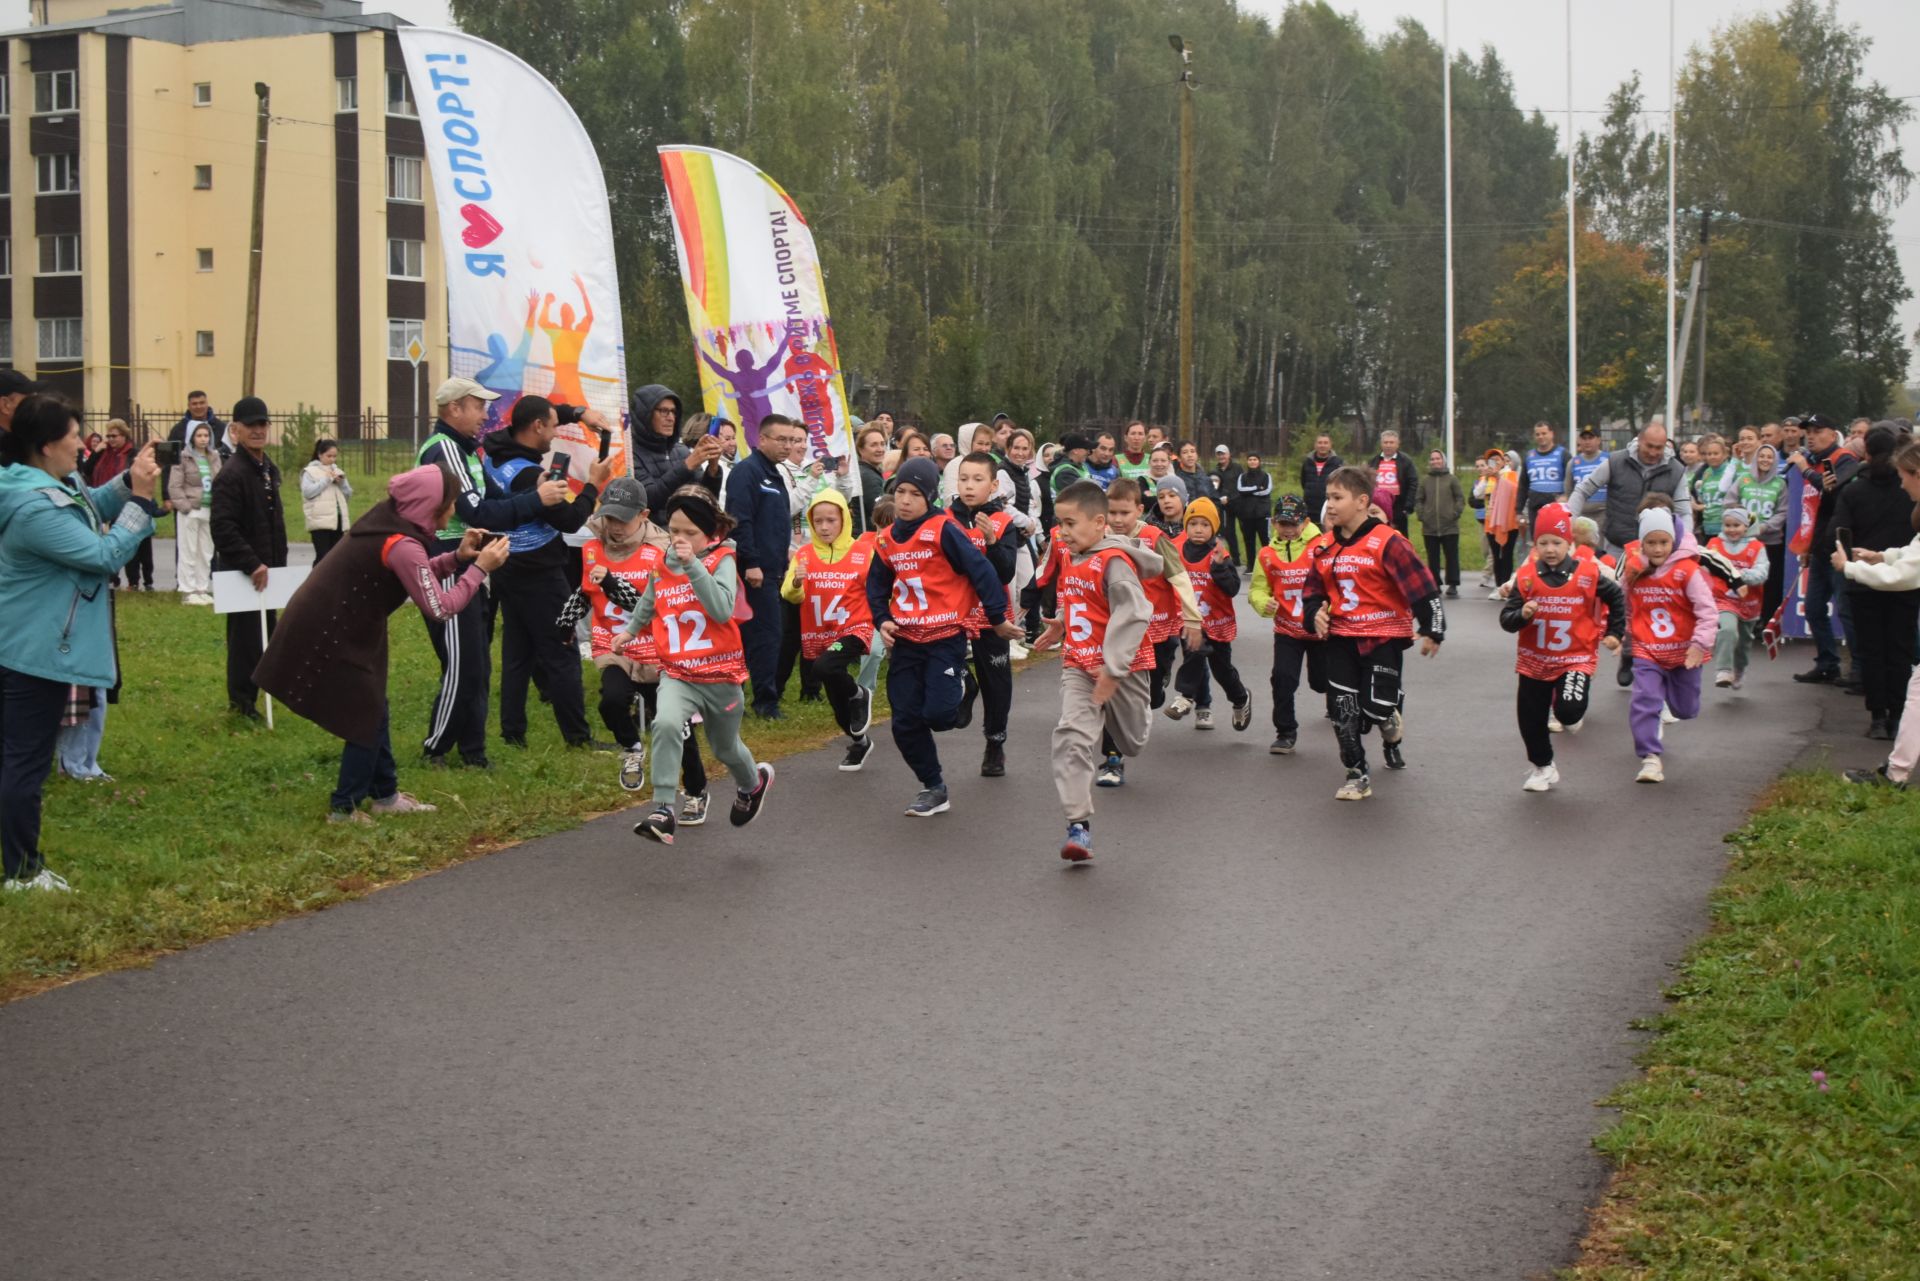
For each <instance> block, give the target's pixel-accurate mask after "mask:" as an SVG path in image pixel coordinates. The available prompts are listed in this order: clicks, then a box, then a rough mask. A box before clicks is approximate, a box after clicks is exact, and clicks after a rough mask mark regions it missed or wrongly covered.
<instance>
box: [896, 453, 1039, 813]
mask: <svg viewBox="0 0 1920 1281" xmlns="http://www.w3.org/2000/svg"><path fill="white" fill-rule="evenodd" d="M893 505H894V521H893V524H892V525H890V526H888V527H887V528H886V529H885V530H883V531H881V532H880V534H879V536H878V537H877V538H876V539H875V540H874V562H873V566H872V568H871V570H870V572H869V573H868V575H867V605H868V607H869V609H871V611H872V613H873V622H874V629H875V630H876V631H877V632H878V633H879V634H880V637H881V639H882V640H884V641H885V642H886V645H887V649H888V650H889V652H890V654H891V657H892V661H891V662H890V663H889V664H888V666H887V701H888V702H889V703H891V704H892V705H893V742H894V746H896V747H898V748H899V749H900V756H901V758H902V759H903V760H905V761H906V763H907V767H908V768H909V769H911V770H912V771H913V774H914V777H915V778H917V779H919V780H920V793H919V795H917V796H916V797H914V799H913V803H912V804H911V805H909V806H908V807H907V811H906V812H907V814H908V815H909V816H910V817H912V818H931V817H933V816H934V815H935V814H944V813H946V812H947V810H948V809H949V808H951V806H950V805H949V802H948V798H947V784H946V780H945V778H944V776H943V775H942V774H941V770H940V752H939V749H938V748H937V747H935V746H934V742H933V736H934V734H935V733H936V732H939V731H942V730H949V729H955V728H957V727H959V726H962V725H964V724H965V723H966V719H965V718H963V716H962V707H963V703H964V702H965V697H966V694H967V685H968V683H969V681H968V678H967V677H966V676H965V675H964V673H965V672H966V667H967V632H966V618H967V615H968V614H969V613H971V612H972V610H973V607H974V605H975V604H979V605H980V606H982V607H983V608H984V609H985V611H986V616H987V621H988V623H989V625H990V626H991V628H992V630H993V631H994V632H995V633H996V634H998V635H1000V636H1003V637H1005V638H1006V639H1008V640H1012V639H1013V638H1014V637H1016V636H1019V635H1021V627H1020V624H1019V623H1017V622H1015V621H1013V620H1012V619H1011V618H1010V617H1009V616H1008V614H1007V593H1006V591H1005V590H1004V589H1003V588H1002V587H1001V586H1000V576H999V575H998V574H996V573H995V572H994V568H993V566H992V565H990V564H989V563H988V562H987V558H986V557H985V556H983V555H981V554H980V549H979V548H977V547H975V546H974V545H973V540H972V539H970V538H968V537H967V534H966V531H965V530H963V529H961V528H960V526H959V525H958V524H956V523H955V522H954V520H953V518H952V517H951V516H949V515H948V514H947V513H946V512H945V511H943V510H941V508H940V468H939V466H938V465H936V464H935V463H934V461H933V460H932V459H931V458H910V459H908V460H907V461H906V462H904V463H902V464H900V470H899V471H897V472H895V473H894V477H893ZM967 710H968V711H969V712H970V711H971V709H970V708H969V709H967Z"/></svg>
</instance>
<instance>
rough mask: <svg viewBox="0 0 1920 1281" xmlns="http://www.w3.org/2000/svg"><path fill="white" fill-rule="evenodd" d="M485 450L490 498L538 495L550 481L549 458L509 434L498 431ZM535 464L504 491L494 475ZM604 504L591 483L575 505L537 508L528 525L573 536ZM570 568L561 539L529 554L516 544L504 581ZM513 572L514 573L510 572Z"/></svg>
mask: <svg viewBox="0 0 1920 1281" xmlns="http://www.w3.org/2000/svg"><path fill="white" fill-rule="evenodd" d="M481 448H482V449H484V450H486V454H487V476H486V481H487V492H488V495H489V496H490V497H496V498H501V497H513V498H518V497H520V496H521V495H523V494H530V493H534V492H535V491H537V490H538V489H539V488H540V482H541V481H542V480H544V479H546V472H545V470H544V469H543V467H542V463H543V462H544V460H545V458H546V455H545V454H544V453H542V452H541V451H540V450H537V449H534V448H533V447H532V446H531V445H523V444H521V443H520V442H519V441H518V440H516V439H514V436H513V433H512V432H509V431H496V432H494V433H493V434H492V435H490V436H488V437H487V438H486V439H485V440H484V441H482V442H481ZM514 462H525V463H532V464H533V465H532V466H531V467H523V468H520V469H519V470H518V471H516V472H515V473H514V475H513V479H512V480H511V481H510V482H509V487H508V488H504V489H503V488H502V487H501V486H500V485H499V484H498V483H497V482H496V480H495V475H494V473H495V472H496V471H497V470H498V469H500V468H504V467H505V466H506V465H507V464H508V463H514ZM599 501H600V491H599V490H598V489H596V488H594V486H592V485H591V484H585V485H582V486H581V487H580V492H579V493H577V494H575V495H574V496H573V500H572V501H571V502H565V503H557V504H555V505H554V506H552V507H539V508H536V509H535V512H534V516H533V518H532V519H531V520H528V521H525V522H524V524H525V525H532V526H535V527H537V526H539V525H543V524H544V525H546V526H548V527H549V528H551V529H553V530H555V531H557V532H559V533H562V534H571V533H574V532H575V531H577V530H578V529H579V528H580V527H581V526H582V525H585V524H586V523H587V517H589V516H591V515H593V508H594V505H595V504H596V503H598V502H599ZM518 541H519V540H518V538H516V539H515V542H516V544H517V543H518ZM566 565H567V546H566V544H565V543H563V542H562V541H561V540H560V539H558V538H549V539H548V540H547V541H546V542H544V543H542V544H541V545H539V546H538V547H534V548H531V549H529V550H527V551H521V550H519V548H518V546H517V545H516V547H515V550H514V554H513V556H512V557H511V558H510V559H509V560H508V561H507V563H506V564H505V565H502V566H501V567H500V569H501V582H502V583H503V584H504V583H505V582H506V581H507V580H508V579H509V578H510V577H513V576H515V575H521V574H530V573H539V572H541V571H543V570H552V569H556V568H559V569H564V568H565V567H566ZM509 571H511V573H510V572H509Z"/></svg>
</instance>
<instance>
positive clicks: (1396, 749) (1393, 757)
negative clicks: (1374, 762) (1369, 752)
mask: <svg viewBox="0 0 1920 1281" xmlns="http://www.w3.org/2000/svg"><path fill="white" fill-rule="evenodd" d="M1380 755H1381V756H1382V757H1383V758H1384V759H1385V760H1386V762H1387V768H1388V769H1405V768H1406V767H1407V758H1406V757H1404V756H1402V755H1400V744H1398V743H1382V744H1380Z"/></svg>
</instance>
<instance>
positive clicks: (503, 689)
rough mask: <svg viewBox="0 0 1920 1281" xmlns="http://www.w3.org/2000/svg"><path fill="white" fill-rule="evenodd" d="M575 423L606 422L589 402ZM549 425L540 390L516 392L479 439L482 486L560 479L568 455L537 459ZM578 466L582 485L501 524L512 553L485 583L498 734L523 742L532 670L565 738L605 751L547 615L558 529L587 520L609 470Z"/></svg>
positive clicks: (534, 486) (558, 604) (564, 582)
mask: <svg viewBox="0 0 1920 1281" xmlns="http://www.w3.org/2000/svg"><path fill="white" fill-rule="evenodd" d="M578 421H579V422H581V423H582V424H584V425H585V426H587V427H590V428H592V429H593V430H595V431H598V432H601V433H602V434H604V433H605V432H606V431H607V430H608V427H609V424H608V423H607V420H606V417H605V416H604V415H603V414H601V413H600V411H599V410H597V409H588V410H585V411H583V412H581V413H579V415H578ZM559 426H560V415H559V413H558V412H557V410H556V407H555V406H554V405H553V404H552V403H551V402H549V401H548V400H547V399H546V398H545V397H542V396H522V397H521V398H520V399H519V400H517V401H515V402H514V406H513V413H512V415H511V416H510V417H509V418H508V421H507V426H506V427H505V428H504V429H503V430H501V431H496V432H494V433H493V434H492V435H490V436H488V437H487V438H486V439H485V440H484V441H482V442H481V450H482V459H481V467H482V469H483V471H484V472H485V474H486V480H487V488H488V491H489V492H490V493H492V492H494V491H498V493H500V494H502V495H506V496H508V497H519V496H520V495H522V494H528V493H534V492H538V491H539V490H540V489H541V488H542V487H545V486H551V485H553V484H554V483H556V482H558V483H560V484H565V483H566V478H567V475H568V471H569V468H570V466H571V464H572V459H571V458H570V457H569V456H568V455H566V454H564V453H559V452H555V453H554V455H553V461H552V464H551V466H549V464H548V463H547V462H546V457H547V451H548V450H549V449H552V448H553V434H554V432H555V431H556V430H558V428H559ZM586 470H587V480H586V483H585V484H584V485H582V486H581V487H580V492H579V493H578V494H577V495H575V496H574V497H573V499H572V500H571V501H563V502H559V503H554V504H551V505H548V506H542V507H541V508H540V509H539V511H538V513H537V514H536V515H535V517H534V519H533V520H531V521H528V522H526V523H525V524H521V525H517V526H515V527H514V528H512V529H509V530H506V531H504V532H505V533H506V535H507V545H508V547H509V548H510V549H511V550H512V555H510V556H509V557H508V558H507V563H506V564H504V565H502V566H501V567H500V569H499V571H498V572H497V573H495V574H494V575H493V579H492V588H493V593H494V597H495V599H496V600H498V601H499V603H500V626H501V628H502V630H503V635H502V637H501V640H500V735H501V737H502V738H504V739H506V741H507V743H508V744H509V745H511V746H514V747H525V746H526V745H527V682H528V681H529V680H531V679H532V678H533V676H534V673H535V671H536V670H537V671H538V672H539V676H540V687H541V688H542V689H543V690H545V691H546V694H547V697H548V699H550V700H551V701H552V703H553V718H554V720H555V721H556V722H558V723H559V726H560V737H561V738H563V739H565V740H566V743H567V746H568V747H596V746H604V747H605V750H607V751H612V750H613V745H612V744H610V743H609V744H604V745H600V744H595V743H594V742H593V736H592V734H591V732H590V731H589V730H588V728H587V707H586V695H585V692H584V690H583V689H582V687H581V684H580V654H579V651H578V650H577V649H575V648H574V645H573V641H572V637H571V636H570V635H568V634H567V633H564V632H563V631H561V629H560V628H559V627H558V626H557V625H556V622H555V620H556V619H558V618H559V617H560V611H561V610H562V609H563V608H564V607H565V606H566V603H567V597H568V596H569V595H571V594H572V592H573V589H574V587H575V585H576V584H575V583H573V582H572V581H570V580H569V576H568V572H567V565H568V559H567V547H566V544H565V543H564V542H562V541H561V538H560V535H562V534H570V533H572V532H573V531H575V530H576V529H579V528H580V527H581V526H582V525H584V524H586V523H587V518H588V517H589V516H591V515H593V509H594V505H595V504H596V503H597V502H598V501H599V498H600V490H601V487H602V486H604V485H605V484H606V483H607V479H608V477H610V476H611V475H612V474H613V466H612V464H610V463H609V462H607V460H606V459H604V458H599V457H595V458H594V459H593V460H592V461H591V462H590V463H589V464H588V465H587V469H586Z"/></svg>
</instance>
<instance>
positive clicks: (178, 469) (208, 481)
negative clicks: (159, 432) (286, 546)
mask: <svg viewBox="0 0 1920 1281" xmlns="http://www.w3.org/2000/svg"><path fill="white" fill-rule="evenodd" d="M202 459H204V460H205V462H206V465H207V470H206V473H205V474H204V475H202V473H201V471H200V462H201V460H202ZM226 461H227V456H226V455H225V454H222V453H221V452H220V451H219V450H218V449H211V448H210V449H208V450H207V452H206V453H205V454H202V453H200V451H199V450H197V449H195V448H194V447H193V446H192V445H188V446H187V447H186V448H185V449H182V450H181V451H180V461H179V463H178V464H177V465H176V466H175V467H174V469H173V475H172V476H171V477H169V478H168V480H167V506H168V507H169V508H171V509H172V510H173V511H175V512H177V513H179V514H180V515H182V516H184V515H186V514H187V513H188V512H190V511H198V510H200V509H202V508H204V507H206V506H208V505H209V499H210V498H211V496H212V487H213V478H214V477H215V476H218V475H219V474H220V468H221V467H222V466H223V465H224V464H225V463H226ZM313 527H314V525H313V521H312V520H311V519H309V520H308V521H307V528H309V529H312V528H313Z"/></svg>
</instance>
